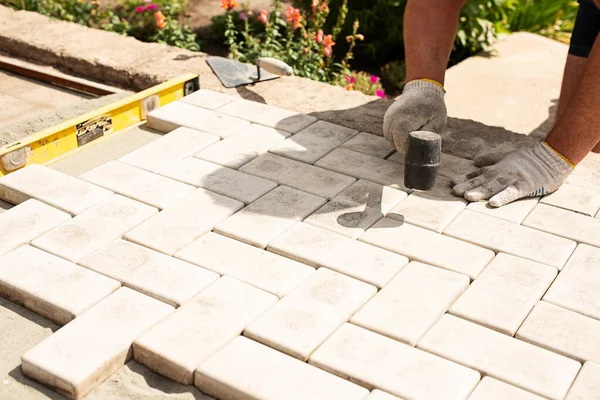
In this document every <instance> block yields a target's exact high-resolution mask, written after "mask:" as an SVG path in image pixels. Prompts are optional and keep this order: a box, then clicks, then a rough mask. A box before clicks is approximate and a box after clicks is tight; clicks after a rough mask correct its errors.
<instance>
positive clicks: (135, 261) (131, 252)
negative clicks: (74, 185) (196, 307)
mask: <svg viewBox="0 0 600 400" xmlns="http://www.w3.org/2000/svg"><path fill="white" fill-rule="evenodd" d="M79 264H81V265H83V266H84V267H86V268H89V269H91V270H93V271H96V272H99V273H101V274H104V275H106V276H109V277H111V278H113V279H116V280H118V281H120V282H121V283H122V284H123V285H124V286H128V287H130V288H132V289H134V290H137V291H138V292H141V293H144V294H146V295H148V296H151V297H154V298H155V299H158V300H160V301H163V302H165V303H167V304H170V305H172V306H175V307H178V306H180V305H182V304H183V303H185V302H186V301H187V300H189V299H190V298H192V297H193V296H194V295H196V294H197V293H198V292H200V291H201V290H202V289H204V288H205V287H207V286H208V285H210V284H211V283H212V282H214V281H215V280H217V279H218V278H219V275H218V274H216V273H214V272H211V271H207V270H205V269H204V268H199V267H198V266H196V265H192V264H189V263H187V262H184V261H181V260H177V259H175V258H172V257H168V256H166V255H164V254H162V253H159V252H157V251H154V250H150V249H148V248H146V247H142V246H138V245H136V244H133V243H131V242H127V241H125V240H120V239H119V240H117V241H115V242H113V243H110V244H109V245H107V246H105V247H103V248H101V249H100V250H98V251H96V252H94V253H92V254H90V255H89V256H87V257H85V258H84V259H82V260H81V261H80V262H79Z"/></svg>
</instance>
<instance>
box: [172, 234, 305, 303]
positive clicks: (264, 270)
mask: <svg viewBox="0 0 600 400" xmlns="http://www.w3.org/2000/svg"><path fill="white" fill-rule="evenodd" d="M175 257H177V258H180V259H182V260H185V261H188V262H190V263H193V264H196V265H199V266H201V267H203V268H206V269H209V270H211V271H215V272H217V273H219V274H220V275H229V276H231V277H233V278H236V279H239V280H240V281H242V282H245V283H248V284H250V285H252V286H256V287H257V288H259V289H262V290H264V291H267V292H269V293H272V294H274V295H276V296H278V297H283V296H284V295H286V294H287V293H289V292H290V291H291V290H292V289H294V288H295V287H296V286H298V285H299V284H300V283H301V282H302V281H303V280H305V279H306V278H308V277H309V276H310V275H311V274H312V273H313V272H314V271H315V269H314V268H312V267H309V266H308V265H305V264H301V263H299V262H297V261H294V260H290V259H289V258H285V257H281V256H278V255H276V254H273V253H270V252H267V251H264V250H262V249H258V248H256V247H254V246H250V245H248V244H245V243H242V242H239V241H237V240H233V239H230V238H228V237H225V236H221V235H218V234H216V233H213V232H209V233H207V234H206V235H204V236H202V237H200V238H199V239H198V240H196V241H194V242H192V243H190V244H189V245H187V246H186V247H184V248H183V249H181V250H180V251H178V252H177V253H176V254H175ZM199 269H200V268H199Z"/></svg>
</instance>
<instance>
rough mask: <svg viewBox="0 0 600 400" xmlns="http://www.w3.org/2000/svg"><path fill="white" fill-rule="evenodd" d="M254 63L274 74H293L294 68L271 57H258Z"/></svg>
mask: <svg viewBox="0 0 600 400" xmlns="http://www.w3.org/2000/svg"><path fill="white" fill-rule="evenodd" d="M256 65H257V66H258V67H260V68H262V69H264V70H265V71H267V72H270V73H272V74H275V75H285V76H291V75H294V69H293V68H292V67H290V66H289V65H287V64H286V63H284V62H283V61H281V60H278V59H276V58H271V57H264V58H259V59H258V60H256Z"/></svg>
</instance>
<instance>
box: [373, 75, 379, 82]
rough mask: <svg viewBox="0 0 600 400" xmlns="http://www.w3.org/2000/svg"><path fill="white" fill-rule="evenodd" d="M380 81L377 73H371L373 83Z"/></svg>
mask: <svg viewBox="0 0 600 400" xmlns="http://www.w3.org/2000/svg"><path fill="white" fill-rule="evenodd" d="M377 82H379V77H378V76H375V75H371V83H377Z"/></svg>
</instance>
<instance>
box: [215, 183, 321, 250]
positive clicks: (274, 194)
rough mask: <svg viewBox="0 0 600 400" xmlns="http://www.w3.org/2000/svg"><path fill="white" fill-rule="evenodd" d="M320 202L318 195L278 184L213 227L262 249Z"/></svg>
mask: <svg viewBox="0 0 600 400" xmlns="http://www.w3.org/2000/svg"><path fill="white" fill-rule="evenodd" d="M324 203H325V199H323V198H321V197H318V196H314V195H312V194H309V193H306V192H302V191H300V190H296V189H292V188H289V187H287V186H279V187H277V188H275V189H273V190H272V191H270V192H269V193H267V194H266V195H264V196H263V197H261V198H260V199H258V200H256V201H255V202H254V203H252V204H250V205H249V206H246V207H245V208H244V209H243V210H241V211H240V212H238V213H236V214H235V215H233V216H231V217H229V218H227V220H225V221H223V222H221V223H220V224H218V225H217V226H215V232H217V233H220V234H222V235H225V236H229V237H231V238H234V239H237V240H240V241H242V242H246V243H248V244H251V245H253V246H256V247H261V248H265V247H267V244H269V242H271V241H272V240H273V239H275V238H276V237H277V236H279V235H280V234H282V233H283V232H285V231H286V230H288V229H289V228H291V227H292V226H293V225H294V224H296V223H297V222H298V221H302V220H303V219H304V218H306V217H307V216H308V215H310V214H311V213H313V212H314V211H315V210H316V209H318V208H319V207H321V206H322V205H323V204H324Z"/></svg>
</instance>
